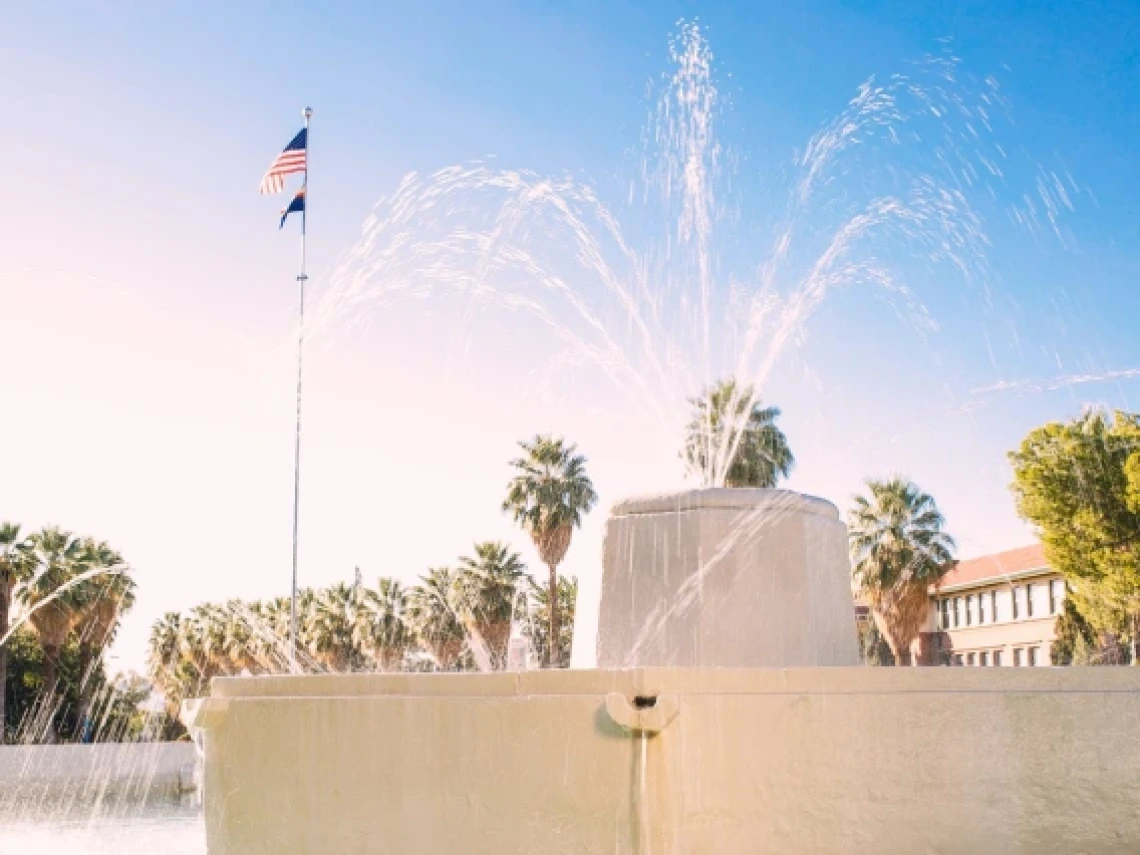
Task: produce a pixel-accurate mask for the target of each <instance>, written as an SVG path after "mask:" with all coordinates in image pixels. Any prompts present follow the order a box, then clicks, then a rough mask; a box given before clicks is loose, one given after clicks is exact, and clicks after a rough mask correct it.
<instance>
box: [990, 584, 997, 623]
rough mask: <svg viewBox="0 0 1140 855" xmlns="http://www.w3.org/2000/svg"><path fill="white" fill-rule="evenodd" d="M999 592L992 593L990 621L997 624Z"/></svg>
mask: <svg viewBox="0 0 1140 855" xmlns="http://www.w3.org/2000/svg"><path fill="white" fill-rule="evenodd" d="M997 619H998V617H997V591H990V620H992V621H993V622H994V623H997Z"/></svg>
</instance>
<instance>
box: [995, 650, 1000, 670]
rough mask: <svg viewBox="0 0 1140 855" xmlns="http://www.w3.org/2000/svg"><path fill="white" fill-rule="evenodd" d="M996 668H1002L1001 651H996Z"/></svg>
mask: <svg viewBox="0 0 1140 855" xmlns="http://www.w3.org/2000/svg"><path fill="white" fill-rule="evenodd" d="M994 667H995V668H1000V667H1001V651H1000V650H995V651H994Z"/></svg>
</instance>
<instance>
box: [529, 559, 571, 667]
mask: <svg viewBox="0 0 1140 855" xmlns="http://www.w3.org/2000/svg"><path fill="white" fill-rule="evenodd" d="M527 582H528V584H529V587H530V602H531V605H532V608H531V614H530V620H528V621H527V622H526V623H525V624H524V625H523V636H524V637H525V638H526V639H527V641H528V642H529V643H530V646H531V649H532V650H533V651H534V652H535V654H536V655H537V656H538V658H539V661H540V662H552V663H553V666H554V667H555V668H569V667H570V651H571V647H572V645H573V642H574V611H575V608H576V607H577V604H578V579H577V578H576V577H574V576H570V577H566V576H560V577H559V578H558V614H559V615H561V616H562V618H563V620H562V621H560V623H559V630H558V645H557V646H556V647H555V649H554V656H553V657H552V656H551V655H550V589H549V588H547V587H546V586H545V585H541V584H539V583H538V582H536V581H535V580H534V579H533V578H532V577H530V576H528V577H527Z"/></svg>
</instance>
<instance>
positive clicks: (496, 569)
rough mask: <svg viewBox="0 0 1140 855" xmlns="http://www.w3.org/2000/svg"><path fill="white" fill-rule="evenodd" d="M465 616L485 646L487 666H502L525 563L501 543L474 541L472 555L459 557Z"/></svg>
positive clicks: (498, 667)
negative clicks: (488, 658) (489, 660)
mask: <svg viewBox="0 0 1140 855" xmlns="http://www.w3.org/2000/svg"><path fill="white" fill-rule="evenodd" d="M459 566H460V567H461V568H462V571H463V572H462V575H461V576H460V577H459V584H460V585H462V586H463V588H464V593H463V597H462V600H463V604H464V610H465V613H466V614H465V617H466V618H467V619H468V620H470V622H471V625H472V626H473V628H474V629H475V631H476V632H477V633H478V634H479V637H480V638H481V639H482V640H483V643H484V644H485V645H486V646H487V652H488V654H489V655H490V658H491V667H492V668H494V669H495V670H501V669H503V668H504V667H506V661H507V642H508V641H509V640H510V637H511V623H512V621H513V620H514V617H515V601H516V599H517V594H518V591H519V586H520V583H521V580H522V579H523V577H524V575H525V574H526V565H525V564H523V563H522V559H520V558H519V554H518V553H517V552H512V551H511V550H510V549H508V548H507V546H506V545H505V544H502V543H498V542H495V541H486V542H484V543H476V544H475V555H474V556H473V557H472V556H464V557H463V558H460V559H459Z"/></svg>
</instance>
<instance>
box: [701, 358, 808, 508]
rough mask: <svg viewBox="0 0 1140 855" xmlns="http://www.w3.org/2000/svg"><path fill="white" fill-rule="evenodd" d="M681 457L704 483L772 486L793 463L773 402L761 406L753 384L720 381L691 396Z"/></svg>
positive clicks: (783, 475) (785, 475)
mask: <svg viewBox="0 0 1140 855" xmlns="http://www.w3.org/2000/svg"><path fill="white" fill-rule="evenodd" d="M691 403H692V405H693V419H692V421H690V422H689V426H688V428H687V429H686V432H685V450H684V457H685V461H686V463H687V464H688V467H689V470H690V471H692V472H695V473H697V474H698V475H699V476H700V479H701V483H702V484H704V485H705V486H714V485H716V484H717V483H719V482H720V481H721V480H723V481H724V484H725V486H727V487H768V488H771V487H775V486H776V484H777V483H778V482H779V480H780V479H781V478H787V477H788V475H789V474H790V473H791V471H792V467H793V466H795V463H796V461H795V458H794V457H793V456H792V450H791V448H789V447H788V438H787V437H786V436H784V433H783V431H781V430H780V429H779V428H778V427H776V419H777V418H779V416H780V410H779V408H777V407H761V406H760V400H759V399H758V398H757V397H756V396H755V394H754V392H753V388H752V387H751V386H748V385H738V384H737V382H736V381H735V380H722V381H720V382H719V383H717V384H715V385H714V386H712V387H710V388H709V389H707V390H705V392H704V393H703V394H702V395H701V396H700V397H699V398H694V399H693V400H692V401H691Z"/></svg>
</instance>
